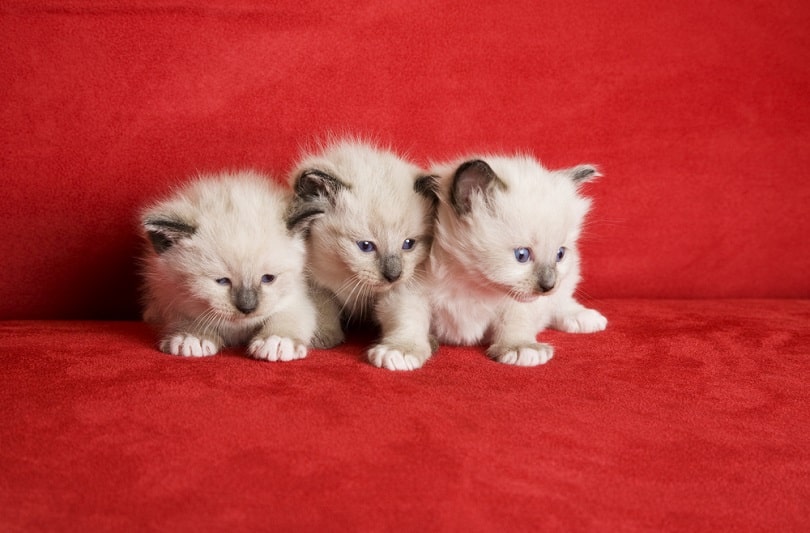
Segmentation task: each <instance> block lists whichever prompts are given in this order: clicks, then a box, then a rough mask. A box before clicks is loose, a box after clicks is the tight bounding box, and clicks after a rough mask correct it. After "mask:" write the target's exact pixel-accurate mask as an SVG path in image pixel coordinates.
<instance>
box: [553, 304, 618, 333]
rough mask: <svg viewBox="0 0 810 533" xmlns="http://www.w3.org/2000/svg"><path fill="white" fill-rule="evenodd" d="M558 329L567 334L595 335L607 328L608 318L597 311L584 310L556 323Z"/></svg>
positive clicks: (562, 318)
mask: <svg viewBox="0 0 810 533" xmlns="http://www.w3.org/2000/svg"><path fill="white" fill-rule="evenodd" d="M556 325H557V329H559V330H560V331H565V332H567V333H595V332H597V331H602V330H604V329H605V328H606V327H607V318H605V317H604V316H603V315H602V313H600V312H599V311H597V310H596V309H583V310H582V311H578V312H576V313H571V314H570V315H565V316H561V317H559V318H558V319H557V321H556Z"/></svg>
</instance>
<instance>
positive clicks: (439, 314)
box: [426, 156, 607, 366]
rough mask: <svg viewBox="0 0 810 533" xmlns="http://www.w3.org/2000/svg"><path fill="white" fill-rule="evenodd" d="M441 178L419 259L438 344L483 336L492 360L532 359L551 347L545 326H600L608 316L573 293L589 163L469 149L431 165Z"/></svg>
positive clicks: (543, 357)
mask: <svg viewBox="0 0 810 533" xmlns="http://www.w3.org/2000/svg"><path fill="white" fill-rule="evenodd" d="M434 173H435V174H436V175H438V177H439V178H438V179H439V196H440V199H441V201H440V204H439V207H438V215H437V222H436V227H435V234H434V242H433V248H432V251H431V255H430V258H429V260H428V262H427V282H426V283H427V285H428V291H429V294H430V300H431V314H432V318H431V327H432V332H433V334H435V335H436V336H437V338H438V340H439V341H440V342H446V343H449V344H461V345H474V344H479V343H489V344H490V346H489V349H488V354H489V355H490V356H491V357H492V358H494V359H496V360H497V361H500V362H504V363H510V364H517V365H527V366H528V365H536V364H542V363H545V362H547V361H548V360H549V359H550V358H551V356H552V354H553V349H552V347H551V346H548V345H546V344H542V343H538V342H537V341H536V335H537V333H538V331H542V330H543V329H544V328H546V327H547V326H552V327H556V328H558V329H562V330H564V331H571V332H594V331H600V330H602V329H604V328H605V327H606V325H607V320H606V319H605V318H604V317H603V316H602V315H601V314H599V313H598V312H597V311H595V310H592V309H586V308H585V307H583V306H582V305H581V304H579V303H578V302H577V301H576V300H575V299H574V296H573V295H574V291H575V289H576V286H577V284H578V282H579V279H580V274H579V252H578V248H577V240H578V238H579V235H580V232H581V228H582V224H583V222H584V219H585V216H586V214H587V213H588V210H589V209H590V200H588V199H587V198H584V197H583V196H581V195H580V193H579V189H580V185H581V184H582V183H585V182H587V181H590V180H592V179H594V178H596V177H598V176H599V174H598V172H597V171H596V169H595V168H594V167H592V166H590V165H580V166H577V167H574V168H570V169H565V170H556V171H550V170H547V169H545V168H543V167H542V166H541V165H540V164H539V163H538V162H537V161H536V160H534V159H532V158H530V157H523V156H516V157H502V156H482V157H469V158H465V159H463V160H461V161H458V162H456V163H453V164H448V165H441V166H437V167H436V168H434Z"/></svg>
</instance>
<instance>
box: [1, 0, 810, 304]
mask: <svg viewBox="0 0 810 533" xmlns="http://www.w3.org/2000/svg"><path fill="white" fill-rule="evenodd" d="M808 27H810V4H809V3H808V2H806V1H805V0H787V1H785V0H781V1H775V2H768V3H753V2H739V1H737V0H723V1H716V0H715V1H709V2H706V1H694V0H690V1H688V2H686V1H684V2H647V3H644V2H642V3H639V2H636V1H630V0H612V1H605V2H592V1H588V0H572V1H566V2H562V3H561V2H537V1H535V0H518V1H514V2H508V3H498V2H496V3H492V2H479V3H472V4H471V3H470V2H469V1H468V0H463V1H460V0H453V1H449V2H441V3H440V4H436V3H430V2H414V1H413V0H391V1H386V2H350V3H348V4H347V3H341V2H322V1H300V0H297V1H286V0H285V1H278V2H260V1H250V0H239V1H236V2H230V1H228V2H225V1H218V0H205V1H198V0H178V1H173V2H165V1H154V2H153V1H147V0H124V1H119V0H115V1H112V0H105V1H100V2H83V1H79V0H63V1H59V0H45V1H40V2H30V1H28V0H6V1H5V2H3V3H2V5H0V35H2V37H3V46H2V47H0V66H1V67H2V71H3V75H2V77H1V78H0V80H1V81H0V98H2V102H3V104H2V106H0V141H2V142H0V179H2V180H3V190H2V195H0V216H2V217H3V231H2V232H0V239H1V240H0V249H2V250H3V266H4V268H3V276H0V295H2V296H3V297H2V298H0V318H101V319H104V318H135V317H136V316H137V303H136V276H135V270H136V269H135V264H134V262H133V260H132V257H133V255H135V254H136V253H137V250H138V247H137V242H138V241H137V239H136V237H135V235H136V233H137V229H138V228H137V216H136V213H137V209H138V207H139V206H141V205H143V204H144V203H145V202H146V201H148V200H149V199H151V198H154V197H155V196H156V195H159V194H164V193H165V192H166V191H167V189H168V187H169V186H170V185H171V184H174V183H177V182H178V181H180V180H182V179H184V178H185V177H187V176H188V175H190V174H193V173H195V172H197V171H199V170H218V169H221V168H224V167H244V166H253V167H257V168H260V169H264V170H267V171H270V172H272V173H274V174H276V175H279V176H280V175H282V174H284V173H285V172H286V171H287V170H288V169H289V167H290V166H291V165H292V162H293V161H294V160H295V159H296V157H297V156H298V151H299V147H300V146H302V145H304V144H306V143H308V142H311V141H312V140H313V139H317V138H321V137H323V136H324V135H325V133H326V132H337V133H341V132H349V133H357V134H361V135H369V136H373V137H376V138H379V139H380V140H381V141H383V142H384V143H390V144H391V145H392V146H394V147H396V148H397V149H399V150H401V151H407V152H408V153H409V154H410V155H411V156H412V157H413V158H415V159H416V160H417V161H418V162H420V163H422V164H427V162H428V161H429V160H430V159H447V158H451V157H456V156H458V155H459V154H460V153H465V152H469V151H473V150H493V151H506V152H512V151H515V150H526V151H529V152H531V153H533V154H535V155H537V156H539V157H540V158H541V159H542V160H543V161H544V162H546V163H547V164H548V165H549V166H553V167H560V166H567V165H573V164H577V163H580V162H591V163H596V164H598V165H599V166H600V168H601V169H602V171H603V173H604V174H605V178H604V179H603V180H601V182H599V183H597V184H595V185H592V186H589V188H588V192H589V193H590V194H592V195H593V196H594V197H595V199H596V202H595V206H596V207H595V211H594V213H593V216H592V217H591V218H590V225H589V228H588V232H587V236H586V239H585V242H584V254H585V274H586V282H585V285H584V287H583V288H584V290H585V291H586V292H588V293H589V294H591V295H593V296H596V297H628V296H642V297H676V298H682V297H697V298H704V297H752V296H754V297H810V282H809V281H808V278H809V277H808V275H807V266H808V264H810V251H808V246H807V244H806V241H807V236H808V234H810V217H808V216H807V206H808V205H810V180H808V179H806V178H805V169H807V168H810V149H808V147H809V146H810V106H808V105H807V94H808V88H809V87H810V69H808V68H807V65H808V64H810V33H809V32H808V31H807V28H808Z"/></svg>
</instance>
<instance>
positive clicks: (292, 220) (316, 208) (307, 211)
mask: <svg viewBox="0 0 810 533" xmlns="http://www.w3.org/2000/svg"><path fill="white" fill-rule="evenodd" d="M328 208H329V201H328V200H327V199H326V198H324V197H322V196H314V197H310V198H299V197H298V196H296V197H295V198H293V200H292V202H290V206H289V207H288V208H287V213H286V215H285V217H284V218H285V220H286V222H287V231H289V232H290V233H293V234H294V233H302V234H304V235H305V234H306V233H307V232H308V231H309V226H310V225H311V224H312V222H313V221H315V220H316V219H318V218H320V217H322V216H323V214H324V213H325V212H326V209H328Z"/></svg>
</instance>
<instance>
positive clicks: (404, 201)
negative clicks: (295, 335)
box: [288, 140, 436, 370]
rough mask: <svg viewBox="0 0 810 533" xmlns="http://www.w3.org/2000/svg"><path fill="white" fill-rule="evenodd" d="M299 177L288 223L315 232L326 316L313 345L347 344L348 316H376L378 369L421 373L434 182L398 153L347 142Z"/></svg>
mask: <svg viewBox="0 0 810 533" xmlns="http://www.w3.org/2000/svg"><path fill="white" fill-rule="evenodd" d="M290 179H291V181H292V184H293V188H294V189H295V193H296V201H295V202H294V203H293V205H292V208H291V210H290V215H289V221H288V224H289V226H290V227H293V228H294V227H299V226H305V227H306V229H307V246H308V257H309V259H308V261H309V265H308V270H309V274H310V277H311V280H312V284H313V291H314V294H315V300H316V304H317V306H318V310H319V320H318V330H317V332H316V335H315V338H314V339H313V345H315V346H318V347H323V348H327V347H331V346H334V345H336V344H338V343H340V342H342V341H343V338H344V337H343V331H342V325H341V314H343V316H344V317H346V318H347V319H349V320H363V319H366V318H370V319H372V320H373V321H375V322H376V323H378V324H379V325H380V328H381V330H382V340H381V341H380V342H379V344H377V345H376V346H374V347H373V348H371V349H370V350H369V352H368V357H369V360H370V361H371V363H373V364H374V365H376V366H379V367H385V368H388V369H392V370H406V369H407V370H410V369H414V368H418V367H420V366H422V364H423V363H424V361H425V360H426V359H427V358H428V357H429V356H430V353H431V347H430V343H429V340H428V319H429V314H428V309H427V301H426V300H425V299H424V298H423V297H422V295H421V293H420V292H419V290H420V286H419V281H420V280H421V278H422V277H423V266H424V265H423V262H424V260H425V258H426V257H427V254H428V251H429V250H430V238H431V227H432V221H433V215H434V210H435V203H436V197H435V193H434V186H435V182H434V177H433V176H424V175H423V173H422V172H421V171H420V169H419V168H417V167H416V166H414V165H412V164H410V163H408V162H406V161H404V160H402V159H401V158H399V157H398V156H396V155H395V154H393V153H391V152H389V151H385V150H380V149H377V148H375V147H372V146H370V145H368V144H364V143H361V142H355V141H348V140H344V141H339V142H336V143H333V144H331V145H329V146H327V147H326V148H325V149H323V150H322V151H321V152H320V153H315V154H311V155H307V156H305V157H304V158H303V159H302V160H301V162H300V163H299V164H298V165H297V166H296V168H295V169H294V171H293V172H292V174H291V177H290Z"/></svg>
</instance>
